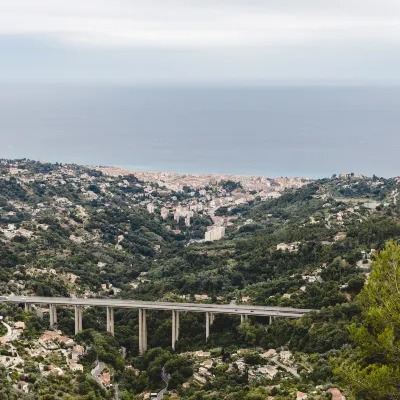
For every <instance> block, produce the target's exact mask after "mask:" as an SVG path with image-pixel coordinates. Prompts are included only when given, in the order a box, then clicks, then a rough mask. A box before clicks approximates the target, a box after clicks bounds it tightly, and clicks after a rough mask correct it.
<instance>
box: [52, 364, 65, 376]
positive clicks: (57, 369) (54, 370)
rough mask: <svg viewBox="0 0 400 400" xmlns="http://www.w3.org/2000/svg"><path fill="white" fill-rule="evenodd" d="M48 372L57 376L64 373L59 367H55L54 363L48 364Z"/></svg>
mask: <svg viewBox="0 0 400 400" xmlns="http://www.w3.org/2000/svg"><path fill="white" fill-rule="evenodd" d="M49 373H50V374H54V375H58V376H61V375H64V371H63V370H62V369H61V368H59V367H55V366H54V365H50V371H49Z"/></svg>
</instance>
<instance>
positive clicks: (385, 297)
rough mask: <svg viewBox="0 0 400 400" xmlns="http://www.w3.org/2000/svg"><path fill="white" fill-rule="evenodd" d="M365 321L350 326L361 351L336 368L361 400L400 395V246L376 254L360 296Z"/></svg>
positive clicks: (391, 242)
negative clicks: (368, 278)
mask: <svg viewBox="0 0 400 400" xmlns="http://www.w3.org/2000/svg"><path fill="white" fill-rule="evenodd" d="M358 301H359V303H360V307H361V310H362V317H363V319H362V322H361V324H359V325H357V324H355V323H353V324H352V325H351V326H350V334H351V338H352V339H353V341H354V342H355V343H356V344H357V345H358V349H357V352H356V353H355V355H353V357H351V358H350V359H349V360H347V361H345V362H343V363H342V365H341V366H340V367H339V368H338V369H337V370H336V371H335V372H336V373H337V374H338V375H339V376H341V377H342V378H343V380H344V381H345V382H346V383H347V384H348V385H349V387H350V389H351V390H352V392H353V393H354V395H355V397H356V398H357V399H365V400H386V399H398V398H400V385H399V384H400V245H399V244H396V243H395V242H393V241H390V242H388V243H387V245H386V247H385V249H384V250H383V251H382V252H381V253H380V254H379V255H377V256H376V259H375V262H374V263H373V269H372V272H371V276H370V280H369V281H368V283H367V284H366V285H365V286H364V288H363V289H362V291H361V292H360V295H359V297H358Z"/></svg>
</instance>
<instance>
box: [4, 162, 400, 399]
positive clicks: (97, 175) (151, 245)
mask: <svg viewBox="0 0 400 400" xmlns="http://www.w3.org/2000/svg"><path fill="white" fill-rule="evenodd" d="M19 168H20V169H21V170H22V171H24V174H25V175H24V176H26V177H27V179H25V180H22V181H21V180H18V179H17V178H15V177H13V176H9V175H8V172H7V171H8V170H7V169H4V170H3V171H0V177H1V178H2V179H0V227H1V233H0V239H1V245H0V294H1V295H3V294H4V295H7V294H11V293H16V294H26V295H29V294H36V295H39V296H72V295H74V296H83V295H85V296H100V297H110V298H113V297H117V296H119V297H123V298H132V299H143V300H159V301H165V300H168V301H195V296H196V295H199V294H204V295H207V296H205V298H204V299H203V300H201V301H203V302H213V303H216V302H221V303H228V302H232V301H234V302H236V303H237V304H240V303H242V302H251V303H252V304H255V305H271V306H288V307H299V308H311V309H314V310H315V311H313V312H310V313H308V314H307V315H305V316H304V317H303V318H301V319H299V320H286V319H280V318H277V319H275V320H274V321H272V323H271V324H268V322H269V321H268V320H267V319H266V318H261V317H252V318H250V319H249V321H248V322H245V323H242V324H240V323H239V319H238V318H237V317H235V316H229V315H217V316H216V318H215V322H214V324H213V325H212V327H211V338H210V340H209V341H208V342H207V343H206V342H205V339H204V335H205V333H204V326H205V321H204V315H201V314H183V313H182V315H181V321H180V325H181V332H180V340H179V341H178V343H177V347H176V351H173V350H172V348H171V334H170V332H171V325H172V322H171V316H170V315H169V314H168V313H165V312H161V311H149V312H148V318H147V325H148V332H149V336H148V344H149V349H150V350H149V351H148V352H146V353H145V354H144V356H143V357H139V354H138V340H139V338H138V315H137V312H135V311H134V310H124V309H120V310H115V337H112V336H111V335H109V334H107V333H106V332H105V319H106V316H105V310H102V309H86V310H84V314H83V328H84V330H83V331H82V332H80V333H79V334H78V335H76V336H74V320H73V318H74V314H73V310H72V309H67V308H66V309H61V308H60V309H59V310H58V313H59V328H60V329H61V330H62V332H63V333H64V334H65V335H69V336H71V337H74V339H75V340H76V342H77V343H80V344H82V345H84V346H85V348H86V349H87V351H86V352H85V355H84V356H83V357H82V360H81V362H82V364H83V365H84V372H83V373H80V372H79V373H72V372H69V373H68V374H66V375H64V376H62V377H56V376H52V377H46V378H45V377H43V376H41V374H40V373H39V372H38V369H37V366H35V365H36V364H35V362H36V363H37V360H35V359H34V358H33V357H32V358H31V359H29V360H30V361H29V363H27V364H26V365H25V367H24V368H25V369H24V374H23V376H13V382H14V386H15V385H18V381H19V380H24V381H26V382H29V383H30V384H32V385H33V388H34V393H35V395H37V396H38V397H37V398H38V399H46V400H47V399H49V400H50V399H51V400H52V399H74V398H79V399H102V398H104V399H107V398H112V397H113V396H114V392H113V390H114V389H113V388H112V389H109V390H105V389H103V388H101V387H100V386H99V385H98V383H97V382H96V381H95V380H94V379H93V378H92V377H91V376H90V374H89V372H90V370H91V369H92V368H93V365H94V364H95V363H96V362H97V361H100V362H104V363H105V364H106V365H107V368H108V369H109V370H110V371H111V373H112V375H113V382H114V383H118V385H119V393H120V398H121V399H123V400H128V399H133V398H135V397H134V396H142V395H141V393H142V392H143V391H146V390H159V389H161V388H163V387H164V386H165V383H164V382H163V380H162V379H161V373H162V371H163V370H164V371H166V372H167V373H168V374H169V375H170V378H171V379H170V382H169V388H170V389H175V390H176V391H177V392H178V393H179V394H180V396H181V397H182V398H184V399H190V400H195V399H196V400H201V399H214V398H215V399H219V398H230V399H238V400H239V399H247V400H256V399H265V398H266V396H268V395H275V398H276V399H289V398H290V399H291V398H293V393H294V392H295V390H304V391H312V389H313V388H315V386H317V385H325V384H326V385H328V384H335V385H339V386H341V387H342V388H343V389H344V390H345V392H346V394H347V395H348V396H349V398H354V399H357V400H358V399H360V400H361V399H367V400H369V399H371V400H372V399H373V400H386V399H395V398H399V392H398V387H399V386H398V385H399V384H400V371H399V367H398V365H399V341H400V339H399V332H400V320H399V315H400V313H399V312H400V297H399V292H398V287H397V282H398V281H399V280H400V276H399V268H400V267H399V265H400V250H399V245H398V244H397V243H398V240H399V239H400V218H399V215H400V207H399V205H398V204H396V203H395V201H393V192H394V191H395V190H397V189H398V186H399V185H398V183H397V181H396V180H394V179H383V178H377V177H373V178H360V177H355V176H346V177H332V178H330V179H322V180H317V181H314V182H312V183H310V184H309V185H307V186H305V187H303V188H300V189H297V190H287V191H286V192H284V193H283V195H282V196H280V197H279V198H275V199H268V200H261V199H260V198H256V199H255V200H254V201H251V202H248V203H246V204H239V205H237V206H235V207H220V208H218V209H217V210H216V213H215V215H216V216H225V217H232V216H233V217H235V218H236V219H234V220H233V221H234V223H233V225H232V226H230V227H229V228H227V234H226V236H225V237H224V238H223V239H222V240H220V241H218V242H213V243H209V242H208V243H207V242H206V243H205V242H194V243H193V242H190V244H189V241H190V240H193V239H199V238H201V237H203V235H204V232H205V230H206V229H207V226H209V225H210V224H211V219H210V216H209V215H206V214H196V215H195V216H194V217H193V219H192V225H191V226H190V227H187V226H185V224H184V223H183V221H174V220H173V219H172V218H169V219H166V220H164V219H163V218H161V217H160V215H159V212H158V211H157V212H155V213H154V214H149V213H148V212H147V210H146V207H144V206H143V204H142V202H144V201H145V200H146V199H147V197H146V196H148V194H146V193H144V189H143V187H144V186H145V184H144V183H143V182H140V181H138V180H137V179H136V178H135V177H133V176H131V175H130V176H124V177H118V178H115V179H114V178H113V179H111V178H109V177H106V176H104V175H103V174H102V173H101V172H100V171H97V170H91V169H88V168H84V167H79V166H67V167H66V166H63V165H61V164H41V163H37V162H34V161H28V160H24V161H23V162H21V163H20V165H19ZM66 168H68V170H69V171H72V172H68V173H69V174H70V176H72V178H71V179H70V180H68V179H69V178H68V176H67V175H65V176H64V175H62V174H64V172H63V173H61V172H60V171H61V170H65V169H66ZM60 174H61V177H60V176H59V175H60ZM31 176H34V177H35V179H29V177H31ZM83 176H84V178H81V177H83ZM220 187H221V188H223V189H224V190H225V191H226V192H227V193H229V194H232V193H238V192H240V191H242V190H243V188H242V186H241V185H240V184H238V183H236V182H233V181H227V182H221V183H220ZM154 188H155V189H157V187H156V186H154ZM215 190H217V188H215ZM154 193H155V194H154V196H159V198H163V199H164V198H165V201H166V202H173V201H175V202H177V204H178V203H179V202H180V201H184V200H185V199H186V198H187V197H188V196H190V193H191V189H190V188H185V190H184V191H183V192H180V193H175V192H172V193H170V194H169V195H165V194H163V195H159V194H157V193H156V191H155V192H154ZM198 195H199V194H198V191H196V193H195V196H198ZM163 196H164V197H163ZM173 198H174V199H175V200H173ZM163 201H164V200H163ZM10 225H11V226H12V228H10ZM178 229H179V232H178ZM10 232H11V234H10ZM15 232H18V233H15ZM27 232H28V233H27ZM30 232H31V233H32V234H31V233H30ZM285 246H286V247H285ZM371 264H372V266H373V269H372V272H371V275H370V276H369V270H370V265H371ZM32 269H39V270H40V271H41V272H32ZM366 281H367V282H368V284H365V282H366ZM1 315H3V316H4V317H5V318H8V319H10V320H14V321H24V322H25V323H26V328H25V331H24V334H23V336H22V338H21V340H22V342H21V344H20V345H19V347H18V349H19V351H21V354H25V353H24V347H23V345H22V344H26V345H27V346H29V343H30V342H32V341H35V340H37V339H38V337H39V336H40V335H41V334H42V333H43V331H44V330H45V329H46V326H47V325H48V317H47V316H45V317H44V319H43V320H41V319H40V318H38V317H37V316H36V315H35V314H34V313H26V312H24V311H23V310H22V309H21V308H18V307H16V306H9V305H2V308H1ZM5 332H6V330H5V327H4V326H3V325H0V336H2V335H4V334H5ZM241 347H244V348H248V349H253V351H254V353H251V354H250V355H247V356H246V357H247V360H246V362H248V364H251V363H253V364H257V361H259V360H258V359H257V357H258V355H257V354H258V353H257V349H258V348H263V349H268V348H276V349H290V350H291V351H294V352H296V354H299V355H298V357H299V360H300V361H299V360H297V361H298V362H299V365H302V363H303V364H304V365H305V366H303V367H301V368H300V378H291V379H283V380H281V381H279V380H278V378H276V379H275V380H272V381H271V382H265V381H260V382H258V383H254V382H250V381H249V379H248V376H247V373H240V372H238V370H232V369H230V367H229V365H230V364H232V363H234V362H235V360H236V359H235V356H234V355H233V354H234V353H235V352H236V351H237V350H238V349H239V348H241ZM122 349H123V350H124V351H122ZM201 349H202V350H206V349H208V350H210V351H211V352H212V354H213V355H215V357H219V358H220V359H221V360H222V361H221V363H220V364H218V365H213V366H212V369H211V370H212V374H213V379H211V380H207V382H206V383H205V384H204V385H202V386H201V387H199V386H195V385H194V386H191V387H190V388H185V389H184V388H183V387H182V384H183V383H184V382H186V381H188V380H189V379H190V378H191V376H192V375H193V371H194V368H195V367H194V361H193V359H191V358H190V357H187V356H186V355H184V354H183V353H184V352H193V351H194V350H201ZM7 351H8V350H7V349H2V350H1V354H0V355H4V354H6V353H7ZM25 352H26V351H25ZM232 360H233V361H232ZM6 375H7V372H6V371H5V370H3V369H0V387H1V389H0V399H2V398H4V399H14V398H15V399H16V398H24V397H23V396H25V397H26V398H33V397H32V396H31V395H30V394H27V395H25V394H22V393H21V391H20V390H18V388H17V387H14V386H13V384H12V382H10V381H9V380H8V379H7V377H6ZM74 380H75V381H74ZM72 381H74V382H76V384H73V389H71V382H72ZM271 384H273V386H276V387H275V388H273V389H267V388H266V387H267V386H270V385H271ZM213 392H216V393H218V394H215V395H212V393H213ZM18 396H19V397H18ZM218 396H219V397H218ZM396 396H397V397H396ZM138 398H139V397H138ZM140 398H142V397H140ZM316 398H317V397H316ZM318 398H320V399H322V398H323V397H318Z"/></svg>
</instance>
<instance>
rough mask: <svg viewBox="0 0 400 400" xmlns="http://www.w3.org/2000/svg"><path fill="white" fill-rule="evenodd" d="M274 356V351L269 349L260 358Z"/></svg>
mask: <svg viewBox="0 0 400 400" xmlns="http://www.w3.org/2000/svg"><path fill="white" fill-rule="evenodd" d="M275 354H276V350H275V349H269V350H268V351H266V352H265V353H264V354H262V355H261V356H262V357H264V358H270V357H272V356H274V355H275Z"/></svg>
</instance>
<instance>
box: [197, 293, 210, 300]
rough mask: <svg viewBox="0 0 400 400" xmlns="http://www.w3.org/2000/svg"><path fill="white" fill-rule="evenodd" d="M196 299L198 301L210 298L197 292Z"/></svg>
mask: <svg viewBox="0 0 400 400" xmlns="http://www.w3.org/2000/svg"><path fill="white" fill-rule="evenodd" d="M194 299H195V300H196V301H200V300H208V295H206V294H195V295H194Z"/></svg>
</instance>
